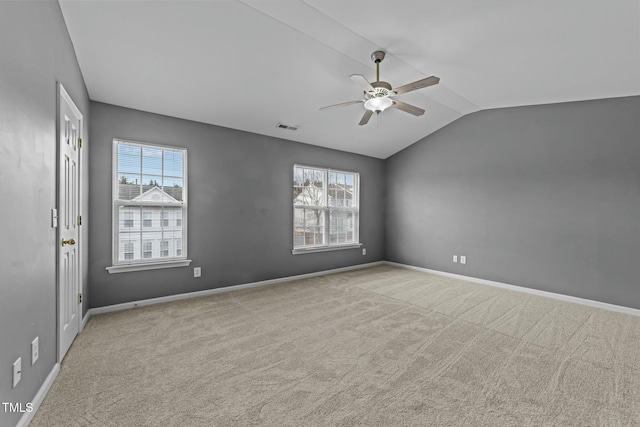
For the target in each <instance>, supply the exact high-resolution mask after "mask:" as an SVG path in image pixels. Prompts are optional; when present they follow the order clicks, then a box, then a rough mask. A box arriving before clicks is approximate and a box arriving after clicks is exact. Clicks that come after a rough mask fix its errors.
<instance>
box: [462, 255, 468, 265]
mask: <svg viewBox="0 0 640 427" xmlns="http://www.w3.org/2000/svg"><path fill="white" fill-rule="evenodd" d="M466 263H467V257H466V256H465V255H460V264H466Z"/></svg>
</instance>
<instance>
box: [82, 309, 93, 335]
mask: <svg viewBox="0 0 640 427" xmlns="http://www.w3.org/2000/svg"><path fill="white" fill-rule="evenodd" d="M90 318H91V309H89V310H87V312H86V313H85V314H84V317H83V318H82V323H81V324H80V332H82V331H84V328H85V326H87V322H89V319H90Z"/></svg>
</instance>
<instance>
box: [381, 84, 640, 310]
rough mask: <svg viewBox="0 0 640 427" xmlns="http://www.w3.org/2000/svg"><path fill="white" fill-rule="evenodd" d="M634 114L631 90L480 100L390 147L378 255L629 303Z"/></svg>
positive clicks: (634, 247) (637, 157)
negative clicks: (514, 101)
mask: <svg viewBox="0 0 640 427" xmlns="http://www.w3.org/2000/svg"><path fill="white" fill-rule="evenodd" d="M639 118H640V97H629V98H618V99H606V100H597V101H586V102H576V103H566V104H554V105H542V106H530V107H519V108H509V109H498V110H488V111H482V112H478V113H474V114H471V115H469V116H466V117H464V118H462V119H460V120H458V121H456V122H454V123H453V124H451V125H449V126H447V127H445V128H443V129H441V130H440V131H438V132H437V133H435V134H433V135H431V136H429V137H427V138H425V139H423V140H421V141H419V142H418V143H416V144H414V145H412V146H410V147H408V148H407V149H405V150H403V151H401V152H400V153H397V154H396V155H394V156H392V157H391V158H389V159H387V165H386V166H387V177H386V179H387V204H386V209H387V217H386V228H385V231H386V259H387V260H389V261H395V262H401V263H405V264H411V265H415V266H420V267H425V268H431V269H436V270H441V271H446V272H452V273H458V274H463V275H467V276H473V277H478V278H483V279H488V280H494V281H499V282H505V283H510V284H514V285H520V286H526V287H530V288H535V289H540V290H546V291H552V292H557V293H560V294H566V295H573V296H577V297H582V298H588V299H593V300H598V301H604V302H608V303H613V304H619V305H623V306H629V307H634V308H640V282H639V281H638V269H637V265H638V260H639V258H638V254H640V120H639ZM453 254H457V255H466V256H467V257H468V264H467V265H460V264H454V263H453V262H452V255H453Z"/></svg>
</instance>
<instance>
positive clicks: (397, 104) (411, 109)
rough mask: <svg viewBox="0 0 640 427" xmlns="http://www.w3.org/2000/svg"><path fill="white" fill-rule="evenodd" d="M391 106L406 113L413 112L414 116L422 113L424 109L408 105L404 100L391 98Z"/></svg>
mask: <svg viewBox="0 0 640 427" xmlns="http://www.w3.org/2000/svg"><path fill="white" fill-rule="evenodd" d="M391 106H392V107H393V108H397V109H398V110H402V111H404V112H406V113H409V114H413V115H414V116H421V115H423V114H424V110H423V109H422V108H418V107H414V106H413V105H409V104H407V103H405V102H401V101H397V100H395V99H394V100H393V105H391Z"/></svg>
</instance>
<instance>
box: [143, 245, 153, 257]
mask: <svg viewBox="0 0 640 427" xmlns="http://www.w3.org/2000/svg"><path fill="white" fill-rule="evenodd" d="M152 257H153V242H152V241H151V240H145V241H144V242H143V243H142V258H145V259H149V258H152Z"/></svg>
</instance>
